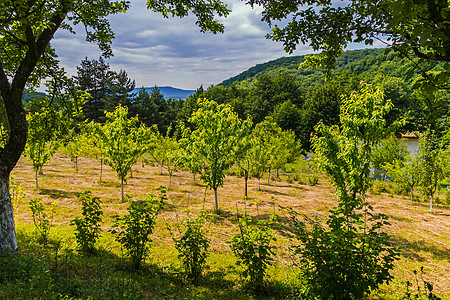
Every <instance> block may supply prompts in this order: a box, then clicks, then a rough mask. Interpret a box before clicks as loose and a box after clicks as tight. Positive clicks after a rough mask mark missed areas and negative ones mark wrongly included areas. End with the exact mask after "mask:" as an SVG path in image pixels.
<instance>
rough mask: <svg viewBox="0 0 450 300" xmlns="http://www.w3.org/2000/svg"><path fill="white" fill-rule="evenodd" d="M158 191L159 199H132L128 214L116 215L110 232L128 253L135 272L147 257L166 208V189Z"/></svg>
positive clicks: (151, 196) (151, 197)
mask: <svg viewBox="0 0 450 300" xmlns="http://www.w3.org/2000/svg"><path fill="white" fill-rule="evenodd" d="M158 190H159V192H160V194H159V197H158V199H157V198H156V197H155V196H154V195H153V194H150V195H149V196H148V198H147V199H145V200H143V201H133V200H132V199H130V200H131V202H130V206H129V207H128V214H127V215H124V216H118V215H116V216H115V220H114V223H113V226H112V227H113V229H112V230H110V231H111V233H112V234H114V235H115V237H116V240H117V241H118V242H119V243H120V244H121V245H122V246H123V247H124V248H125V250H126V251H127V254H128V256H129V257H130V258H131V264H132V267H133V269H134V270H138V269H139V268H140V267H141V264H142V262H143V261H144V259H145V258H146V256H147V253H148V246H149V245H148V244H149V243H150V241H151V240H150V235H151V234H152V232H153V228H154V226H155V220H156V217H157V216H158V214H159V213H160V212H161V210H162V209H163V208H164V205H165V201H166V199H167V198H166V191H165V189H164V188H163V187H160V188H158Z"/></svg>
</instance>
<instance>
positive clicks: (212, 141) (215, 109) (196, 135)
mask: <svg viewBox="0 0 450 300" xmlns="http://www.w3.org/2000/svg"><path fill="white" fill-rule="evenodd" d="M198 105H199V109H198V110H197V111H196V112H195V113H194V114H193V115H192V116H191V118H190V119H189V122H190V123H192V124H194V126H195V130H193V131H191V130H190V129H189V128H186V127H185V128H184V130H183V133H182V134H183V138H182V139H181V140H180V144H181V146H182V147H183V148H185V149H187V152H188V153H195V155H194V156H193V157H192V158H193V159H197V160H199V161H200V163H201V165H202V174H201V178H202V180H203V181H204V182H205V183H206V184H207V185H208V187H209V188H211V189H213V190H214V198H215V209H216V211H218V210H219V202H218V197H217V189H218V187H220V186H222V185H223V179H224V178H225V171H226V170H227V169H228V168H230V167H231V166H232V165H233V163H234V158H235V153H236V152H237V151H238V149H237V147H239V146H240V145H241V144H240V141H241V140H242V139H243V138H244V137H245V136H246V135H248V133H249V132H250V126H251V120H250V119H247V120H245V121H242V120H240V119H239V118H238V116H237V114H236V113H235V112H233V110H232V109H231V107H230V106H229V105H225V104H220V105H219V104H217V103H216V102H214V101H209V100H206V99H203V100H201V99H199V102H198Z"/></svg>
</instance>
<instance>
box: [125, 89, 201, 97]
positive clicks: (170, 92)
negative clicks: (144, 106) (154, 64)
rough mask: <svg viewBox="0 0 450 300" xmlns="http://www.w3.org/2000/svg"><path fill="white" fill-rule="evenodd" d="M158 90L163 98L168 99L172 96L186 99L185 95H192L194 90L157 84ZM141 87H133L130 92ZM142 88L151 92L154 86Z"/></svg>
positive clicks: (136, 91)
mask: <svg viewBox="0 0 450 300" xmlns="http://www.w3.org/2000/svg"><path fill="white" fill-rule="evenodd" d="M157 88H158V89H159V90H160V91H161V94H163V95H164V99H168V98H173V99H186V98H187V97H189V96H190V95H192V94H193V93H194V92H195V90H183V89H177V88H174V87H171V86H158V87H157ZM141 89H142V87H140V88H135V89H134V90H133V91H132V93H139V91H140V90H141ZM144 89H145V90H146V91H147V92H148V93H149V94H151V93H152V91H153V89H154V87H144Z"/></svg>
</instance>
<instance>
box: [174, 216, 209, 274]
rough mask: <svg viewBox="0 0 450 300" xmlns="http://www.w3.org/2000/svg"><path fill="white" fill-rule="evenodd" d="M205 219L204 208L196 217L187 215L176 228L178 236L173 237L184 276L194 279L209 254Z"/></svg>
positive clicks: (199, 272) (200, 272)
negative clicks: (180, 225)
mask: <svg viewBox="0 0 450 300" xmlns="http://www.w3.org/2000/svg"><path fill="white" fill-rule="evenodd" d="M205 221H206V212H205V211H204V210H201V211H200V212H199V214H198V215H197V217H196V218H192V217H190V216H187V217H186V218H185V219H184V221H183V225H182V227H183V228H180V227H179V228H178V231H179V236H174V237H173V240H174V242H175V248H176V249H177V251H178V258H179V259H180V260H181V262H182V263H183V267H184V271H185V273H186V277H187V278H188V279H191V280H194V281H195V280H198V279H199V278H200V276H201V275H202V272H203V268H204V266H205V263H206V259H207V257H208V256H209V252H208V249H209V245H210V242H209V239H208V237H207V236H206V231H205V227H204V226H205Z"/></svg>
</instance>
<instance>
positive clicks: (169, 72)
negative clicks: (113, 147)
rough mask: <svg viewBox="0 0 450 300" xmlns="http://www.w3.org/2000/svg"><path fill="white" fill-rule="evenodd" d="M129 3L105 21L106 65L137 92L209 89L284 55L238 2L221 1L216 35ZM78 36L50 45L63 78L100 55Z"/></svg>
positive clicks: (191, 21)
mask: <svg viewBox="0 0 450 300" xmlns="http://www.w3.org/2000/svg"><path fill="white" fill-rule="evenodd" d="M131 2H132V4H131V8H130V9H129V11H128V12H127V13H126V14H121V15H115V16H112V17H111V18H110V21H111V26H112V29H113V30H114V32H115V33H116V38H115V40H114V42H113V53H114V57H113V58H111V59H110V60H108V63H109V64H110V65H111V68H112V69H113V70H115V71H118V70H120V69H123V70H126V71H127V72H128V75H129V77H130V78H132V79H135V80H136V86H137V87H140V86H146V87H151V86H155V85H157V86H173V87H177V88H182V89H196V88H198V87H199V86H200V85H203V86H204V87H209V86H210V85H215V84H218V83H220V82H222V81H223V80H225V79H228V78H230V77H232V76H235V75H237V74H239V73H241V72H243V71H245V70H247V69H248V68H250V67H252V66H254V65H256V64H258V63H263V62H266V61H269V60H273V59H277V58H279V57H282V56H287V55H288V54H286V53H285V52H284V50H283V47H282V44H281V43H276V42H273V41H271V40H267V39H266V38H265V35H266V34H267V33H268V32H269V31H270V28H269V27H268V26H267V24H265V23H262V22H261V21H260V18H261V9H251V8H250V7H249V6H248V5H245V3H244V2H242V1H239V0H229V1H227V3H229V4H228V5H229V6H228V7H229V9H231V10H232V13H231V14H230V15H229V16H228V18H226V19H222V20H221V22H222V23H223V24H224V25H225V33H223V34H216V35H213V34H211V33H201V32H200V30H199V28H198V27H197V26H196V25H195V17H191V16H189V17H186V18H183V19H179V18H172V19H164V18H163V17H162V16H160V15H158V14H156V13H153V12H151V11H149V10H147V9H146V5H145V3H146V0H133V1H131ZM82 32H83V30H77V35H73V34H71V33H68V32H67V31H62V30H60V31H58V32H57V34H56V35H55V39H54V40H53V42H52V45H53V46H54V47H55V48H56V51H57V54H58V56H59V58H60V61H61V65H62V66H63V67H64V68H65V69H66V71H67V72H68V73H69V75H74V74H75V73H76V66H77V65H79V64H80V62H81V60H82V59H83V58H84V57H86V56H87V57H88V58H89V59H98V57H99V55H100V51H98V49H97V47H96V45H94V44H89V43H87V42H85V41H84V36H83V34H82ZM361 47H362V46H361ZM351 48H358V45H354V46H352V47H351ZM309 53H312V51H311V49H310V48H309V47H308V46H304V45H299V46H298V48H297V50H296V51H295V53H294V55H303V54H309Z"/></svg>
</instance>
